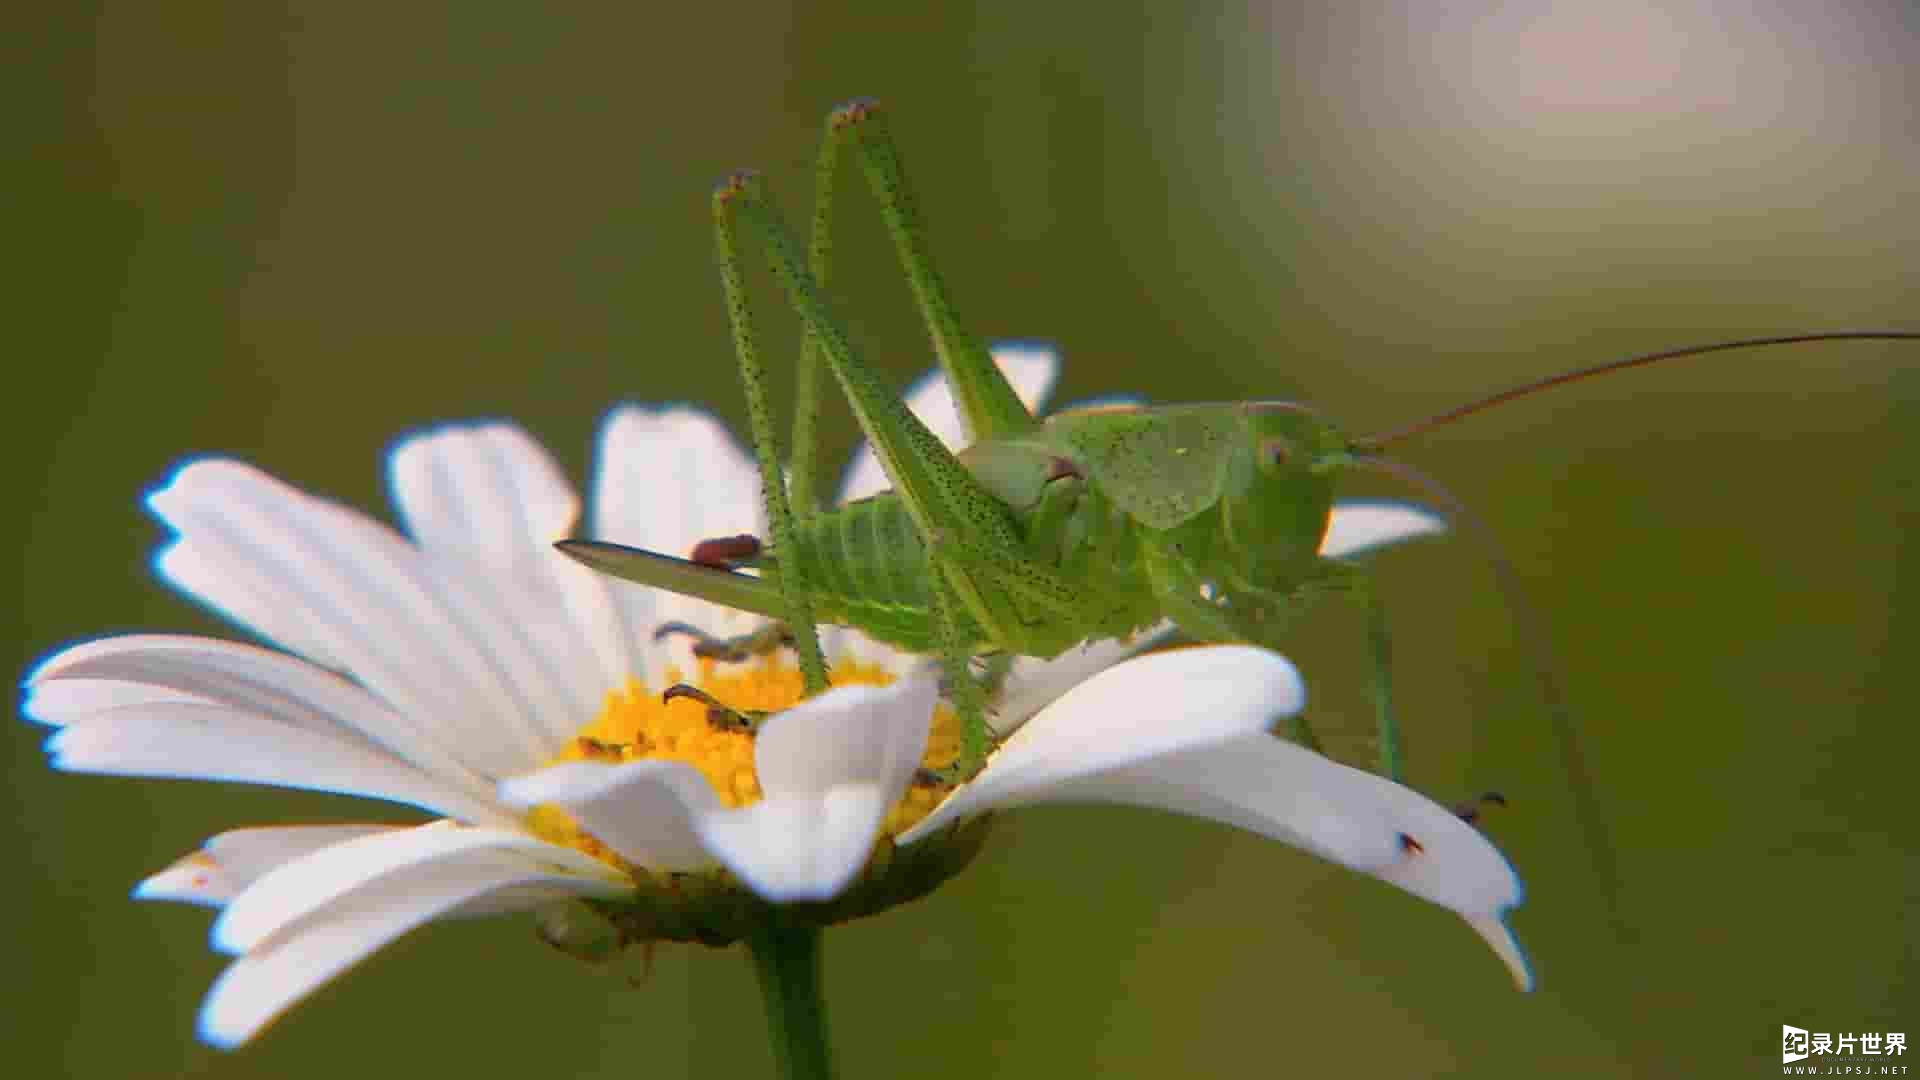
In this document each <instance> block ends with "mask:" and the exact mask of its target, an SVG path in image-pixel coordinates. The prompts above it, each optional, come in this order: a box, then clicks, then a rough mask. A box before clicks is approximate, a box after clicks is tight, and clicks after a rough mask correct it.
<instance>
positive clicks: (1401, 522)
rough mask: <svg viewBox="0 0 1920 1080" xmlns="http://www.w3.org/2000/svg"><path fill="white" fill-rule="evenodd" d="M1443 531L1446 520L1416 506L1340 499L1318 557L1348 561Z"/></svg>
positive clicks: (1445, 529)
mask: <svg viewBox="0 0 1920 1080" xmlns="http://www.w3.org/2000/svg"><path fill="white" fill-rule="evenodd" d="M1446 531H1447V519H1446V518H1444V517H1442V516H1440V515H1439V514H1437V513H1435V512H1433V511H1432V510H1429V509H1427V508H1426V507H1424V506H1421V505H1420V504H1419V503H1410V502H1397V501H1394V500H1391V499H1342V500H1340V501H1339V502H1336V503H1334V504H1333V513H1332V515H1331V516H1330V517H1329V518H1328V520H1327V535H1326V537H1325V538H1324V539H1323V540H1321V541H1320V556H1321V558H1325V559H1351V558H1354V557H1355V556H1359V555H1365V554H1367V553H1369V552H1372V551H1376V550H1378V549H1380V548H1383V547H1386V546H1387V545H1389V544H1398V543H1400V542H1401V541H1404V540H1414V539H1418V538H1419V537H1422V536H1434V535H1437V534H1439V533H1443V532H1446Z"/></svg>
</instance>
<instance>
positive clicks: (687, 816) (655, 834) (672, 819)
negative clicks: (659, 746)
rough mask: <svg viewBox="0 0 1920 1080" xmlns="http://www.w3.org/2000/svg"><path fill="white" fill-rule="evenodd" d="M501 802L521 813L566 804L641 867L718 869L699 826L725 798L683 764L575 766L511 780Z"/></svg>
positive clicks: (504, 785)
mask: <svg viewBox="0 0 1920 1080" xmlns="http://www.w3.org/2000/svg"><path fill="white" fill-rule="evenodd" d="M500 798H501V799H502V800H504V801H505V802H506V803H507V804H508V805H510V806H518V807H521V808H527V807H533V806H538V805H541V804H551V805H554V806H558V807H560V808H561V809H563V810H565V811H566V812H567V813H569V814H571V815H573V817H574V819H575V820H576V821H578V822H579V823H580V825H581V827H582V828H584V829H586V830H587V831H588V832H590V833H592V834H593V835H594V836H595V837H596V838H598V839H599V840H600V842H601V843H604V844H606V845H607V846H608V847H610V848H612V849H613V850H614V851H615V852H616V853H618V854H619V856H620V857H621V858H623V859H625V860H627V861H628V862H630V863H633V864H634V865H636V866H645V867H647V868H649V869H653V870H673V871H679V870H697V869H700V868H702V867H706V866H711V865H713V856H711V855H709V854H708V853H707V849H706V848H705V847H704V846H702V845H701V843H700V838H699V836H698V835H697V834H696V833H695V831H694V826H693V822H694V820H695V818H696V817H698V816H699V815H701V814H707V813H712V812H716V811H718V810H719V809H720V807H721V804H720V797H719V796H718V795H715V794H714V793H713V788H712V786H710V785H709V784H708V783H707V780H706V777H704V776H702V775H700V773H699V772H698V771H696V770H695V769H694V768H693V767H692V766H690V765H686V764H683V763H681V762H677V761H630V762H627V763H625V764H623V765H603V764H600V763H597V762H591V761H573V762H567V763H565V764H562V765H554V766H551V767H549V768H545V769H541V770H540V771H538V772H534V773H529V774H527V775H526V776H516V777H514V778H513V779H511V780H507V781H505V782H503V783H502V784H501V785H500Z"/></svg>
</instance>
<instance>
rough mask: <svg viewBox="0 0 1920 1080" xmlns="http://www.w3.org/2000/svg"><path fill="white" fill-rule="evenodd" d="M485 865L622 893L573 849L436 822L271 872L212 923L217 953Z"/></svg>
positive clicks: (610, 876) (585, 891)
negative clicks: (446, 872) (411, 882)
mask: <svg viewBox="0 0 1920 1080" xmlns="http://www.w3.org/2000/svg"><path fill="white" fill-rule="evenodd" d="M482 862H484V863H486V864H488V865H490V866H495V867H498V866H507V867H510V868H513V870H514V874H513V876H520V875H526V874H530V873H534V872H539V873H542V874H553V875H558V876H562V877H566V878H571V879H578V880H579V881H580V882H581V884H580V886H579V890H578V893H577V895H600V896H612V895H616V894H618V893H620V892H622V891H624V890H623V889H622V888H621V886H620V885H619V884H618V880H619V879H618V877H617V876H616V874H615V872H614V871H613V869H612V868H611V867H608V866H606V865H605V864H602V863H600V862H598V861H596V860H594V859H591V858H588V857H587V856H586V855H584V854H582V853H580V852H578V851H574V850H573V849H571V848H562V847H555V846H554V845H552V844H549V843H546V842H545V841H543V840H538V839H536V838H534V837H532V836H529V835H527V834H526V833H522V832H514V831H509V830H506V829H484V828H468V827H464V826H457V825H454V824H452V823H450V822H436V823H434V824H431V825H421V826H418V827H416V828H412V829H401V830H397V831H386V832H379V833H373V834H370V835H367V836H363V837H360V838H358V839H355V840H349V841H347V842H345V843H340V844H334V845H332V846H330V847H326V848H323V849H321V850H319V851H316V852H314V853H313V854H311V855H308V856H307V857H306V858H303V859H297V860H295V861H293V862H290V863H286V864H284V865H282V866H279V867H277V868H275V869H273V870H271V871H269V872H268V873H266V874H265V875H263V876H262V877H261V878H260V879H259V880H258V881H256V882H254V884H253V886H252V887H251V888H249V889H247V890H246V891H244V892H242V893H241V894H240V895H239V896H237V897H235V898H234V899H233V901H232V902H231V903H229V904H228V905H227V907H226V910H225V911H223V912H221V914H220V917H219V918H218V919H216V920H215V921H214V924H213V945H214V948H216V949H219V950H221V951H223V952H232V953H242V952H249V951H251V950H254V949H257V948H260V947H262V946H264V945H268V944H270V939H272V938H273V937H275V936H276V935H279V934H280V933H281V932H282V931H284V930H286V929H288V928H289V927H292V926H294V925H295V924H296V923H299V922H301V921H302V920H305V919H307V918H309V917H313V916H316V915H323V914H324V913H325V912H326V911H327V910H328V909H330V908H332V907H334V906H336V905H339V904H343V903H346V904H351V903H354V902H356V900H355V895H356V894H359V893H382V894H385V893H390V892H391V885H392V884H393V883H394V882H395V881H398V880H400V879H403V878H408V879H411V878H431V877H432V876H434V875H435V874H436V873H437V872H438V871H439V868H441V867H445V866H455V865H472V864H476V863H482Z"/></svg>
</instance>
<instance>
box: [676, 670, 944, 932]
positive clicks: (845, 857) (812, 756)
mask: <svg viewBox="0 0 1920 1080" xmlns="http://www.w3.org/2000/svg"><path fill="white" fill-rule="evenodd" d="M938 692H939V681H938V680H937V679H936V678H935V677H934V676H932V675H931V674H929V673H921V674H917V675H915V676H913V677H910V678H905V679H901V680H899V681H897V682H895V683H893V684H892V685H890V686H885V687H873V686H846V687H838V688H835V689H832V690H829V691H827V692H826V693H824V694H821V695H820V696H819V697H816V698H811V699H809V700H807V701H804V702H802V703H801V704H799V705H796V706H794V707H793V708H791V709H788V710H787V711H785V712H782V713H780V714H778V715H776V716H774V717H773V718H771V719H769V720H768V721H767V723H766V725H765V726H764V727H763V728H761V730H760V734H759V736H758V738H757V739H756V741H755V746H754V765H755V770H756V771H757V772H758V774H759V777H760V786H761V788H762V789H763V790H764V791H765V793H766V794H765V797H764V798H762V799H761V800H760V801H759V802H757V803H754V804H753V805H751V806H748V807H744V808H742V809H739V810H731V811H721V812H718V813H712V814H706V815H702V816H699V817H696V818H695V819H694V827H695V828H696V829H697V830H699V833H700V836H701V839H703V840H704V841H705V842H706V845H707V847H708V849H709V850H711V851H712V852H713V853H714V855H715V856H717V857H718V858H719V859H720V861H721V862H722V863H724V864H725V865H726V867H727V868H728V869H729V870H732V871H733V872H734V874H735V875H737V876H738V877H739V878H740V879H741V880H742V881H744V882H746V883H747V885H748V886H749V887H750V888H752V889H753V890H754V891H755V892H757V893H759V894H760V895H761V896H763V897H765V898H766V899H768V900H772V901H776V902H785V901H796V900H827V899H831V898H832V897H834V896H836V895H838V894H839V892H840V891H841V890H842V889H844V888H846V887H847V883H848V882H850V881H851V880H852V879H853V877H854V875H855V874H858V873H859V872H860V868H861V867H862V866H864V865H865V864H866V861H867V855H868V854H869V853H870V852H871V851H872V850H873V838H874V834H875V832H876V831H877V830H878V829H879V827H880V821H881V819H882V818H883V817H884V816H885V815H886V812H887V808H888V807H889V806H892V805H893V804H894V802H895V801H897V800H898V799H899V798H900V796H901V795H903V794H904V793H905V792H906V790H907V785H908V784H909V783H911V782H912V780H913V774H914V769H915V767H916V766H917V764H918V763H919V761H920V757H921V755H922V754H924V753H925V752H926V745H927V733H928V729H929V728H930V727H931V724H932V720H933V705H934V699H935V697H936V696H937V694H938Z"/></svg>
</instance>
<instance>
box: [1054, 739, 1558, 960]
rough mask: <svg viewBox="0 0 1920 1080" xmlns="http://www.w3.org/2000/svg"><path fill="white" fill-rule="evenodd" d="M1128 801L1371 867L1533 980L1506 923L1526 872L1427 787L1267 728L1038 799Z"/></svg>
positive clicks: (1082, 779)
mask: <svg viewBox="0 0 1920 1080" xmlns="http://www.w3.org/2000/svg"><path fill="white" fill-rule="evenodd" d="M1035 801H1042V802H1059V803H1084V802H1093V803H1118V804H1124V805H1129V806H1145V807H1150V808H1153V809H1159V810H1170V811H1173V812H1175V813H1180V814H1185V815H1187V816H1190V817H1199V818H1206V819H1209V820H1212V821H1218V822H1221V823H1223V824H1227V825H1232V826H1235V827H1238V828H1242V829H1246V830H1248V831H1249V832H1254V833H1258V834H1260V835H1262V836H1266V837H1270V838H1272V839H1275V840H1279V841H1281V842H1283V843H1287V844H1290V845H1292V846H1294V847H1298V848H1301V849H1303V850H1305V851H1308V852H1311V853H1313V854H1315V855H1318V856H1320V857H1322V858H1325V859H1328V860H1330V861H1332V862H1337V863H1339V864H1341V865H1342V866H1346V867H1348V868H1350V869H1353V870H1358V871H1360V872H1362V873H1366V874H1371V875H1373V876H1375V877H1378V878H1380V879H1381V880H1383V881H1386V882H1388V883H1390V884H1392V885H1395V886H1398V887H1399V888H1401V889H1404V890H1406V891H1407V892H1410V893H1412V894H1414V895H1415V896H1418V897H1421V898H1422V899H1425V900H1429V901H1432V902H1433V903H1435V904H1439V905H1440V906H1442V907H1445V908H1449V909H1451V910H1453V911H1455V912H1457V913H1458V914H1460V915H1461V917H1463V918H1465V919H1466V920H1467V922H1468V923H1469V924H1470V925H1472V926H1473V928H1474V930H1475V932H1476V933H1478V934H1480V935H1481V937H1483V938H1484V939H1486V941H1487V942H1488V943H1489V944H1490V945H1492V946H1493V947H1494V951H1495V953H1496V954H1498V955H1499V957H1500V959H1501V961H1502V962H1503V963H1505V964H1507V966H1508V970H1509V971H1510V972H1511V973H1512V975H1513V978H1514V982H1515V983H1516V984H1517V985H1518V986H1519V987H1520V988H1521V989H1522V990H1527V989H1531V988H1532V975H1531V974H1530V973H1529V972H1528V970H1527V966H1526V960H1525V958H1524V956H1523V955H1522V953H1521V951H1520V948H1519V945H1518V944H1517V943H1516V942H1515V941H1514V940H1513V937H1512V935H1511V934H1510V933H1508V932H1507V930H1506V928H1505V926H1504V924H1503V923H1502V922H1501V915H1502V913H1503V912H1505V911H1506V910H1507V909H1509V908H1512V907H1514V906H1515V905H1517V904H1519V903H1520V900H1521V897H1522V890H1521V887H1520V881H1519V878H1518V877H1516V876H1515V875H1514V872H1513V868H1512V867H1511V866H1509V865H1508V864H1507V861H1506V859H1505V858H1503V857H1502V856H1501V854H1500V852H1499V850H1498V849H1497V848H1495V847H1494V846H1493V844H1492V843H1490V842H1489V841H1488V840H1487V838H1486V837H1485V836H1484V835H1482V834H1481V832H1480V831H1479V830H1478V829H1475V828H1474V827H1473V826H1472V825H1470V824H1468V823H1467V822H1465V821H1463V820H1461V819H1460V817H1459V816H1458V815H1456V814H1455V813H1454V812H1453V811H1451V810H1448V809H1447V808H1445V807H1443V806H1441V805H1440V804H1438V803H1436V802H1434V801H1432V800H1431V799H1428V798H1427V797H1425V796H1424V795H1421V794H1420V793H1418V792H1416V791H1414V790H1412V789H1411V788H1407V787H1403V786H1401V785H1399V784H1396V783H1393V782H1392V781H1390V780H1387V779H1385V778H1383V777H1380V776H1376V775H1374V774H1373V773H1370V772H1365V771H1363V770H1360V769H1355V768H1350V767H1348V766H1346V765H1342V764H1340V763H1339V762H1336V761H1332V760H1330V759H1328V758H1326V757H1323V756H1321V755H1320V754H1316V753H1314V752H1313V751H1311V750H1308V749H1306V748H1305V747H1302V746H1297V745H1295V744H1293V743H1290V742H1287V741H1285V740H1283V739H1278V738H1275V737H1273V736H1272V735H1269V734H1266V733H1265V732H1251V733H1248V734H1244V735H1241V736H1238V737H1235V738H1231V739H1228V740H1225V741H1222V742H1217V743H1214V744H1211V745H1207V746H1202V747H1197V748H1194V749H1189V750H1185V751H1182V752H1178V753H1173V754H1168V755H1165V756H1162V757H1159V758H1155V759H1151V760H1142V761H1139V762H1137V763H1134V764H1130V765H1127V766H1125V767H1122V768H1118V769H1112V770H1108V771H1105V772H1100V773H1096V774H1089V775H1082V776H1078V777H1074V778H1071V779H1069V780H1067V781H1065V782H1064V783H1060V784H1058V785H1056V786H1055V787H1054V788H1052V789H1051V790H1050V791H1048V792H1046V793H1044V795H1043V797H1042V798H1040V799H1038V800H1035Z"/></svg>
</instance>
